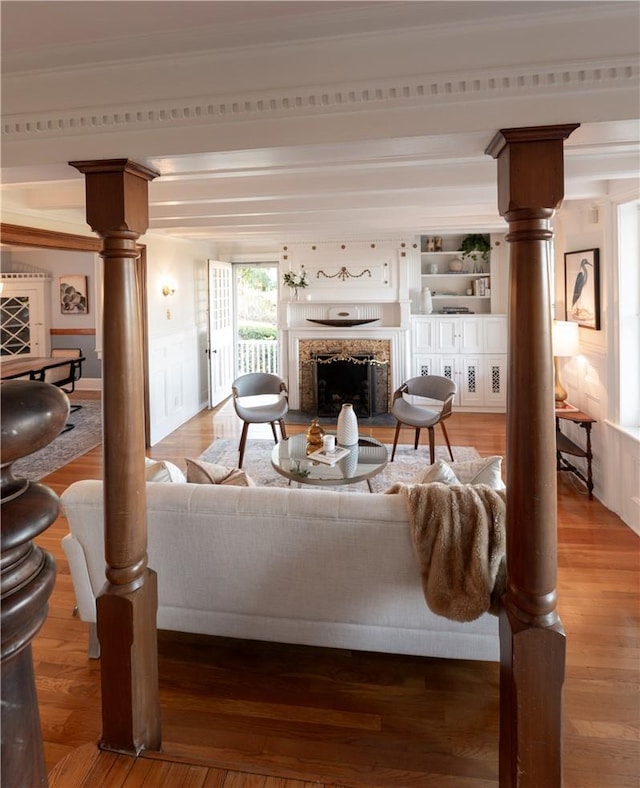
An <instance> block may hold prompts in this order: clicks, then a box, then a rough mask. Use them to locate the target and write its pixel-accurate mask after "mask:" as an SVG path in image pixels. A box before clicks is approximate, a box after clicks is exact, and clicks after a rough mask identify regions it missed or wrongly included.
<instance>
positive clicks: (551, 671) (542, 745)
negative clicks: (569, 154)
mask: <svg viewBox="0 0 640 788" xmlns="http://www.w3.org/2000/svg"><path fill="white" fill-rule="evenodd" d="M576 128H577V124H572V125H564V126H543V127H537V128H522V129H505V130H502V131H500V132H499V133H498V134H497V135H496V136H495V137H494V139H493V141H492V142H491V144H490V145H489V147H488V148H487V150H486V153H488V154H489V155H491V156H493V157H494V158H496V159H497V161H498V207H499V210H500V213H501V215H502V216H504V218H505V219H506V220H507V222H508V223H509V233H508V235H507V241H508V242H509V243H510V244H511V246H510V266H511V268H510V282H509V288H510V289H509V369H508V381H507V389H508V390H507V462H506V469H507V489H508V492H507V567H508V585H507V592H506V596H505V599H504V607H503V609H502V612H501V616H500V663H501V676H500V786H501V788H514V787H515V786H518V788H541V786H544V787H545V788H556V786H557V787H559V786H560V785H561V784H562V684H563V682H564V668H565V635H564V630H563V628H562V624H561V622H560V619H559V617H558V614H557V611H556V582H557V568H558V555H557V498H556V495H557V491H556V460H555V457H556V453H555V419H554V386H553V353H552V350H551V320H552V316H551V283H550V281H549V263H550V260H549V243H548V242H549V240H550V239H551V238H552V235H553V233H552V231H551V229H550V224H549V220H550V219H551V217H552V216H553V214H554V212H555V210H556V209H557V208H558V207H559V205H560V203H561V202H562V198H563V196H564V167H563V158H564V157H563V141H564V140H565V139H566V138H567V137H568V136H569V134H571V132H572V131H573V130H574V129H576Z"/></svg>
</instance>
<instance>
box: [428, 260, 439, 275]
mask: <svg viewBox="0 0 640 788" xmlns="http://www.w3.org/2000/svg"><path fill="white" fill-rule="evenodd" d="M429 273H430V274H437V273H438V263H429Z"/></svg>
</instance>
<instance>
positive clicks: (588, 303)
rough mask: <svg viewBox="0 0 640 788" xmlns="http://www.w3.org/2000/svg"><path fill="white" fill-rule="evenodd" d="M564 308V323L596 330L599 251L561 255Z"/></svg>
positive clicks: (598, 307) (598, 323)
mask: <svg viewBox="0 0 640 788" xmlns="http://www.w3.org/2000/svg"><path fill="white" fill-rule="evenodd" d="M564 289H565V309H566V318H567V320H568V321H570V322H573V323H578V324H579V325H580V326H582V327H583V328H592V329H595V330H596V331H599V330H600V250H599V249H583V250H581V251H578V252H566V253H565V256H564Z"/></svg>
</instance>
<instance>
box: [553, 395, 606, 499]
mask: <svg viewBox="0 0 640 788" xmlns="http://www.w3.org/2000/svg"><path fill="white" fill-rule="evenodd" d="M562 421H570V422H573V423H574V424H577V425H578V426H579V427H582V429H583V430H584V431H585V433H586V448H584V449H583V448H582V446H578V444H577V443H574V442H573V441H572V440H570V439H569V438H567V436H566V435H565V434H564V433H563V432H562V429H561V422H562ZM595 422H596V419H592V418H591V416H587V414H586V413H583V412H582V411H581V410H574V409H573V408H572V407H568V408H556V460H557V469H558V470H559V471H570V472H571V473H573V474H575V475H576V476H577V477H578V478H579V479H581V480H582V481H583V482H584V483H585V484H586V485H587V490H588V491H589V500H593V475H592V472H591V463H592V460H593V453H592V452H591V425H592V424H595ZM565 454H568V455H570V456H572V457H584V458H585V459H586V461H587V478H586V479H585V477H584V474H583V473H581V472H580V471H579V470H578V469H577V468H576V467H575V465H573V464H572V463H571V462H569V460H568V459H567V458H566V457H564V456H563V455H565Z"/></svg>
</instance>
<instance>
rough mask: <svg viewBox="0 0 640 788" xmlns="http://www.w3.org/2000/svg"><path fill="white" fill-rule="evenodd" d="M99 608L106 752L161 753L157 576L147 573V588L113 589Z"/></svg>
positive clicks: (101, 598)
mask: <svg viewBox="0 0 640 788" xmlns="http://www.w3.org/2000/svg"><path fill="white" fill-rule="evenodd" d="M97 605H98V638H99V639H100V653H101V659H102V664H101V677H102V730H103V734H102V739H101V742H100V746H101V747H102V748H103V749H108V750H117V751H118V752H131V753H135V754H138V753H139V752H141V751H142V750H144V749H151V750H159V749H160V745H161V726H160V702H159V697H158V651H157V643H156V639H155V627H156V612H157V609H158V588H157V576H156V573H155V572H154V571H153V570H151V569H146V570H145V572H144V574H143V575H142V583H141V584H140V585H138V586H137V587H136V588H134V589H131V588H130V587H129V586H122V587H119V586H113V585H111V586H107V587H106V588H105V590H104V591H103V592H102V594H101V595H100V596H99V597H98V600H97ZM150 628H152V629H153V633H152V634H153V637H151V636H150V634H149V629H150ZM114 683H115V684H116V685H117V686H113V684H114Z"/></svg>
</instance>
